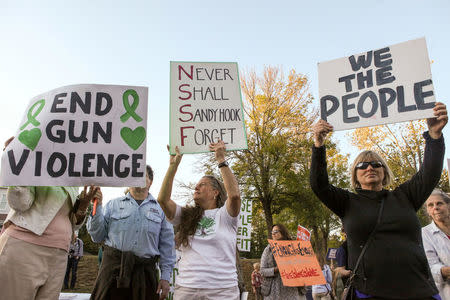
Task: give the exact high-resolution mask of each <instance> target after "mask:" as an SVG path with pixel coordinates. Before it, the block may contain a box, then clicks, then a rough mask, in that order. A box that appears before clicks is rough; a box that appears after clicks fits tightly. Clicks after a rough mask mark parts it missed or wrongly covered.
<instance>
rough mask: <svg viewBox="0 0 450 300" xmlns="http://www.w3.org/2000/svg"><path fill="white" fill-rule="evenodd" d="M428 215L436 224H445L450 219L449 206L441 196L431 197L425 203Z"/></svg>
mask: <svg viewBox="0 0 450 300" xmlns="http://www.w3.org/2000/svg"><path fill="white" fill-rule="evenodd" d="M425 206H426V208H427V213H428V215H429V216H430V217H431V218H432V219H433V221H434V222H435V223H441V222H445V221H447V220H448V218H449V213H450V212H449V208H450V207H449V205H448V204H447V203H446V202H445V201H444V199H442V197H441V196H439V195H431V196H430V197H429V198H428V199H427V202H425Z"/></svg>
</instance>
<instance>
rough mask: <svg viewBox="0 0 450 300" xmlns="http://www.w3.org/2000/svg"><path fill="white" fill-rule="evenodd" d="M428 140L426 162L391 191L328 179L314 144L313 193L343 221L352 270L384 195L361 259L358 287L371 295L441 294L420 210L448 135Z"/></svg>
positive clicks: (322, 155)
mask: <svg viewBox="0 0 450 300" xmlns="http://www.w3.org/2000/svg"><path fill="white" fill-rule="evenodd" d="M424 138H425V141H426V145H425V153H424V159H423V164H422V166H421V168H420V170H419V172H417V173H416V174H415V175H414V176H413V177H412V178H411V179H410V180H408V181H406V182H405V183H403V184H401V185H400V186H399V187H397V188H396V189H395V190H393V191H387V190H382V191H379V192H377V191H370V190H362V189H357V190H356V193H352V192H349V191H347V190H344V189H340V188H337V187H334V186H332V185H330V184H329V182H328V174H327V170H326V155H325V147H320V148H316V147H313V154H312V163H311V175H310V183H311V188H312V189H313V191H314V193H315V194H316V195H317V196H318V197H319V199H320V201H322V202H323V203H324V204H325V205H326V206H327V207H328V208H329V209H331V210H332V211H333V212H334V213H335V214H336V215H338V216H339V217H340V218H341V219H342V220H343V223H344V228H345V232H346V233H347V242H348V262H349V267H350V269H353V268H354V266H355V265H356V261H357V259H358V256H359V254H360V252H361V249H362V248H363V246H364V244H365V241H366V240H367V238H368V237H369V235H370V233H371V231H372V230H373V228H374V227H375V224H376V219H377V215H378V209H379V207H380V204H381V200H382V199H383V198H384V199H385V203H384V209H383V213H382V218H381V222H380V225H379V228H378V229H377V232H376V234H375V236H374V239H373V241H372V243H371V244H370V245H369V246H368V248H367V251H366V253H365V255H364V257H363V259H362V261H361V264H360V267H359V268H358V270H357V272H356V276H355V281H354V286H355V287H356V289H357V290H359V291H360V292H363V293H365V294H368V295H371V296H377V297H383V298H392V299H410V298H416V299H417V298H425V297H430V296H432V295H435V294H437V293H438V290H437V289H436V286H435V284H434V282H433V278H432V276H431V273H430V269H429V266H428V263H427V259H426V256H425V252H424V249H423V246H422V236H421V228H420V223H419V220H418V219H417V216H416V212H417V210H418V209H419V208H420V207H421V206H422V204H423V203H424V202H425V201H426V199H427V198H428V196H429V195H430V194H431V192H432V191H433V188H434V187H435V186H436V184H437V183H438V182H439V179H440V176H441V172H442V166H443V156H444V153H445V146H444V139H443V137H441V138H440V139H436V140H434V139H432V138H431V137H430V136H429V134H428V132H426V133H424Z"/></svg>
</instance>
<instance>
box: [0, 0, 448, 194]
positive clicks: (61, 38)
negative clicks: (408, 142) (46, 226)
mask: <svg viewBox="0 0 450 300" xmlns="http://www.w3.org/2000/svg"><path fill="white" fill-rule="evenodd" d="M449 12H450V2H449V1H447V0H436V1H419V0H408V1H403V0H402V1H384V0H376V1H375V0H372V1H361V0H355V1H353V0H352V1H345V0H343V1H299V0H297V1H288V0H279V1H266V0H258V1H253V0H247V1H246V0H240V1H236V0H228V1H206V0H202V1H196V0H192V1H181V0H172V1H151V0H145V1H135V0H128V1H112V0H108V1H103V0H88V1H85V0H77V1H56V0H55V1H47V0H40V1H22V0H1V1H0V93H1V94H0V105H1V109H0V141H4V140H6V139H7V138H8V137H10V136H12V135H14V134H15V132H16V131H17V129H18V127H19V122H20V120H21V118H22V116H23V115H24V113H25V108H26V107H27V105H28V102H29V100H30V99H31V98H32V97H34V96H36V95H38V94H40V93H43V92H45V91H48V90H51V89H54V88H58V87H61V86H65V85H71V84H81V83H95V84H120V85H143V86H148V87H149V102H148V124H147V126H148V130H147V131H148V136H147V162H148V163H149V164H150V165H152V167H153V169H154V171H155V180H154V184H153V186H152V188H151V192H152V194H153V195H154V196H156V195H157V194H158V190H159V187H160V185H161V182H162V179H163V177H164V174H165V171H166V168H167V166H168V159H169V158H168V154H167V150H166V144H168V142H169V62H170V61H232V62H237V63H238V65H239V69H240V71H241V72H245V71H248V70H251V69H255V70H256V71H261V70H262V69H263V67H264V66H265V65H273V66H280V67H282V68H283V70H284V71H285V72H288V71H289V70H290V69H292V68H293V69H295V70H296V71H297V72H300V73H303V74H305V75H307V76H308V77H309V80H310V83H311V86H310V92H311V93H312V95H313V96H314V98H315V99H316V100H315V105H316V107H318V104H317V99H318V75H317V63H318V62H322V61H327V60H331V59H335V58H340V57H344V56H349V55H352V54H356V53H360V52H364V51H368V50H371V49H378V48H382V47H385V46H389V45H392V44H396V43H400V42H403V41H407V40H411V39H416V38H420V37H426V40H427V45H428V53H429V56H430V60H433V64H432V67H431V68H432V75H433V83H434V92H435V95H436V98H437V99H438V100H439V101H442V102H444V103H449V102H448V100H449V99H450V82H449V81H450V75H449V70H450V56H449V52H450V51H449V50H450V39H449V34H450V18H449ZM449 130H450V129H449V127H447V128H446V129H445V130H444V136H445V137H446V138H447V139H448V138H449V133H450V131H449ZM335 139H336V140H337V141H339V145H340V148H341V149H342V152H344V153H350V154H351V155H353V154H354V153H355V151H356V149H353V148H352V147H351V146H349V145H348V141H347V140H346V137H345V134H343V133H340V134H337V135H335ZM1 143H3V142H1ZM446 157H450V153H449V152H448V151H447V153H446ZM198 158H199V155H185V156H184V157H183V161H182V164H181V165H180V168H179V171H178V173H177V176H176V178H175V179H176V180H178V181H182V182H195V181H197V180H198V179H199V178H200V177H201V174H200V173H199V172H198V170H197V168H198V166H199V165H198V162H197V159H198ZM103 191H104V198H105V199H110V198H112V197H117V196H120V195H121V193H122V191H123V189H122V188H114V189H113V188H105V189H103Z"/></svg>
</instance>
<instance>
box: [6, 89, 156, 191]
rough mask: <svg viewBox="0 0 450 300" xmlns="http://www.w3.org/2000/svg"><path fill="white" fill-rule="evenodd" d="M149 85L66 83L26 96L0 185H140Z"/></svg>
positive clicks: (143, 167)
mask: <svg viewBox="0 0 450 300" xmlns="http://www.w3.org/2000/svg"><path fill="white" fill-rule="evenodd" d="M147 98H148V89H147V88H146V87H139V86H120V85H93V84H82V85H70V86H65V87H61V88H58V89H54V90H52V91H49V92H47V93H44V94H41V95H38V96H36V97H34V98H33V99H31V101H30V103H29V105H28V107H27V108H26V109H25V114H24V117H23V119H22V121H21V122H20V125H19V126H20V127H19V130H18V131H17V133H16V134H15V138H14V140H13V141H12V142H11V143H10V144H9V145H8V147H7V148H6V150H5V151H4V152H3V156H2V169H1V173H0V185H3V186H10V185H28V186H29V185H36V186H83V185H90V184H94V185H101V186H144V185H145V177H144V176H145V165H146V155H145V153H146V137H147V100H148V99H147Z"/></svg>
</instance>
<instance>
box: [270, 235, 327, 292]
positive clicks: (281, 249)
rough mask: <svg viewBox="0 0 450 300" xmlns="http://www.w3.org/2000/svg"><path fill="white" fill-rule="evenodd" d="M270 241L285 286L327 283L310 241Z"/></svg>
mask: <svg viewBox="0 0 450 300" xmlns="http://www.w3.org/2000/svg"><path fill="white" fill-rule="evenodd" d="M268 242H269V245H270V248H271V250H272V254H273V257H274V258H275V261H276V263H277V267H278V270H279V272H280V275H281V280H282V281H283V285H284V286H304V285H314V284H325V283H326V282H325V278H324V277H323V273H322V270H321V269H320V266H319V262H318V261H317V258H316V256H315V254H314V251H313V249H312V247H311V243H310V242H309V241H276V240H268Z"/></svg>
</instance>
